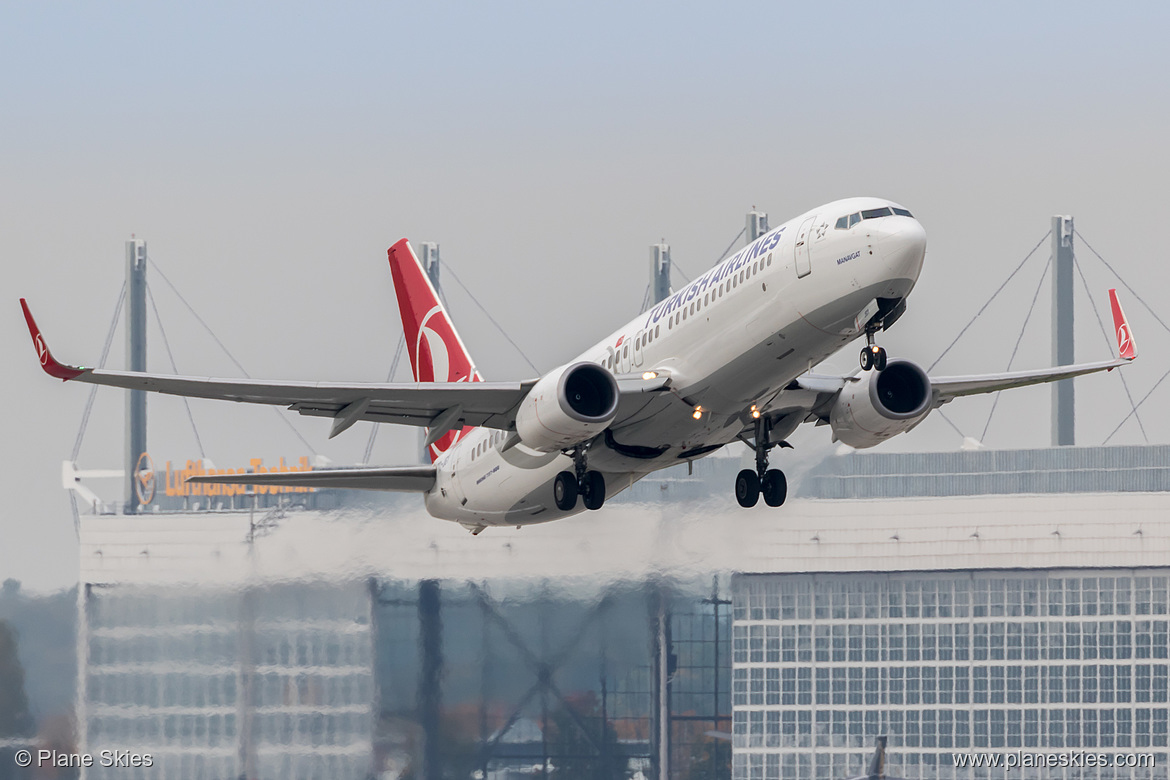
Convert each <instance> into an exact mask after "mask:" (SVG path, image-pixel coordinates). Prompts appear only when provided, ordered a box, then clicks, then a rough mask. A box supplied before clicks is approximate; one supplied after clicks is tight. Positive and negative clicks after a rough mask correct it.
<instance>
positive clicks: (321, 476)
mask: <svg viewBox="0 0 1170 780" xmlns="http://www.w3.org/2000/svg"><path fill="white" fill-rule="evenodd" d="M187 481H188V482H211V483H219V484H229V485H283V486H287V487H311V488H341V489H352V490H398V491H404V492H411V493H425V492H426V491H428V490H430V489H431V488H432V487H434V485H435V467H434V466H399V467H392V468H356V469H317V470H314V471H290V472H280V473H272V472H269V473H265V474H230V475H219V474H216V475H211V474H205V475H200V476H197V477H188V478H187Z"/></svg>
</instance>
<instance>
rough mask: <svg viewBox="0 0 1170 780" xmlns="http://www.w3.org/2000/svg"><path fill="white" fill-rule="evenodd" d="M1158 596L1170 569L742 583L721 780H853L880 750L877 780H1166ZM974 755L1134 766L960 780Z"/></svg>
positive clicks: (1163, 594)
mask: <svg viewBox="0 0 1170 780" xmlns="http://www.w3.org/2000/svg"><path fill="white" fill-rule="evenodd" d="M1168 583H1170V569H1144V570H1104V569H1102V570H1092V569H1075V570H1062V571H1045V572H1035V571H966V572H937V573H921V572H914V573H890V574H878V573H874V574H799V575H798V574H793V575H781V574H767V575H739V576H737V577H736V578H735V581H734V583H733V596H732V600H733V614H734V622H733V659H732V660H733V688H732V697H733V700H732V706H733V714H734V722H733V751H734V759H733V777H734V778H742V779H743V780H747V779H748V778H761V779H762V778H777V779H778V778H785V779H786V780H797V779H799V778H825V779H826V780H828V779H829V778H832V779H834V780H838V779H840V778H845V777H850V776H854V775H857V774H860V773H861V772H862V769H863V767H864V766H865V763H866V762H867V761H868V759H869V758H870V756H871V755H872V752H873V749H874V745H875V741H876V738H877V737H878V736H880V735H887V736H888V738H889V752H888V763H887V766H888V769H887V771H888V772H889V773H890V774H891V775H893V776H900V777H905V778H908V779H909V780H918V778H931V779H932V780H933V779H934V778H998V777H1004V778H1007V777H1020V778H1027V777H1038V778H1039V777H1042V778H1046V779H1047V778H1074V777H1075V778H1163V779H1164V778H1167V776H1168V775H1167V771H1168V767H1170V760H1168V756H1167V668H1168V667H1167V646H1168V637H1167V619H1168V614H1167V612H1168V610H1167V604H1168V601H1170V599H1168V592H1167V591H1168ZM982 753H987V754H989V755H990V754H997V755H998V754H1002V755H1001V758H1000V759H999V760H1001V761H1003V762H1006V761H1011V760H1013V759H1009V758H1007V757H1006V754H1008V753H1014V754H1016V757H1015V759H1014V760H1016V761H1027V760H1029V759H1023V758H1022V756H1023V754H1032V756H1033V758H1032V759H1030V760H1033V761H1034V760H1035V755H1036V754H1043V755H1044V756H1047V755H1048V754H1057V757H1056V758H1054V759H1051V760H1054V761H1058V762H1059V761H1060V760H1062V759H1060V758H1059V754H1062V753H1063V754H1069V755H1081V754H1088V753H1092V754H1103V755H1107V756H1108V758H1109V762H1110V763H1116V762H1119V761H1121V762H1129V763H1130V764H1135V763H1136V764H1143V763H1144V764H1145V767H1144V768H1136V767H1134V766H1132V765H1130V766H1124V767H1113V766H1111V767H1104V768H1102V767H1084V766H1072V767H1060V766H1056V767H1045V768H1043V769H1028V768H1024V767H1015V768H1011V769H1009V768H1007V767H1006V766H1005V767H1000V768H990V769H989V768H986V767H984V768H979V769H974V768H970V767H966V768H964V767H956V759H958V760H968V761H970V760H979V759H978V758H977V757H976V756H977V754H982ZM983 760H994V759H992V758H987V759H983ZM1151 764H1152V766H1151ZM1025 766H1026V765H1025Z"/></svg>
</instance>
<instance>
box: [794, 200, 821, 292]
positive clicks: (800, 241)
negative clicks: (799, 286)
mask: <svg viewBox="0 0 1170 780" xmlns="http://www.w3.org/2000/svg"><path fill="white" fill-rule="evenodd" d="M816 219H817V218H816V216H815V215H814V216H811V217H809V218H808V219H806V220H805V221H804V222H802V223H801V224H800V230H799V231H797V233H796V245H795V246H794V247H793V250H792V251H793V252H794V253H795V259H796V276H797V277H798V278H799V277H802V276H808V275H809V274H810V273H812V253H811V252H810V249H811V245H812V228H813V223H814V222H815V221H816Z"/></svg>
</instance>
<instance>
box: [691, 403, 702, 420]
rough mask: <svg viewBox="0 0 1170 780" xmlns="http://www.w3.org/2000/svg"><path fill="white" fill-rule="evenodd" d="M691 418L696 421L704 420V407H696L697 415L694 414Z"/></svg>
mask: <svg viewBox="0 0 1170 780" xmlns="http://www.w3.org/2000/svg"><path fill="white" fill-rule="evenodd" d="M691 417H694V418H695V419H696V420H699V419H702V417H703V407H701V406H696V407H695V413H694V414H692V415H691Z"/></svg>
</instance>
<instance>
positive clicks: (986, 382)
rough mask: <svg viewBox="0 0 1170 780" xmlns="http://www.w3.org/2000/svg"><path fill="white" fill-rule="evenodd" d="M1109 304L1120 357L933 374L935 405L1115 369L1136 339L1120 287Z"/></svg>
mask: <svg viewBox="0 0 1170 780" xmlns="http://www.w3.org/2000/svg"><path fill="white" fill-rule="evenodd" d="M1109 306H1110V308H1111V309H1112V310H1113V327H1114V328H1115V329H1116V330H1117V354H1118V358H1117V359H1116V360H1102V361H1098V362H1096V363H1078V364H1076V365H1071V366H1057V367H1055V368H1044V369H1039V370H1036V371H1010V372H1007V373H1003V374H982V375H973V376H940V377H933V376H932V377H931V378H930V384H931V387H932V388H933V390H934V405H935V408H937V407H939V406H942V405H943V404H945V403H947V402H948V401H950V400H952V399H954V398H958V397H959V396H964V395H976V394H978V393H994V392H996V391H998V390H1010V389H1011V388H1013V387H1027V386H1028V385H1038V384H1043V383H1045V382H1059V381H1060V380H1062V379H1071V378H1072V377H1074V376H1082V375H1083V374H1093V373H1096V372H1098V371H1112V370H1113V369H1115V368H1117V367H1118V366H1124V365H1125V364H1126V363H1128V362H1129V361H1131V360H1133V359H1134V358H1136V357H1137V345H1136V344H1135V343H1134V340H1133V331H1131V330H1130V327H1129V321H1128V320H1127V319H1126V318H1125V312H1124V311H1122V308H1121V302H1120V301H1118V300H1117V290H1110V291H1109Z"/></svg>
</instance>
